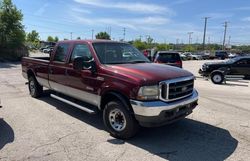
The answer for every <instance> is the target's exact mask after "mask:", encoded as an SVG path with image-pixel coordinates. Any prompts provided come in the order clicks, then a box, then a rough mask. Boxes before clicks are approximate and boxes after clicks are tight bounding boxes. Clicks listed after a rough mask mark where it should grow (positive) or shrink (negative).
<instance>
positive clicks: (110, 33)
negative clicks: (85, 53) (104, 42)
mask: <svg viewBox="0 0 250 161" xmlns="http://www.w3.org/2000/svg"><path fill="white" fill-rule="evenodd" d="M109 36H110V38H111V36H112V28H111V27H109Z"/></svg>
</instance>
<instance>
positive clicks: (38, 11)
mask: <svg viewBox="0 0 250 161" xmlns="http://www.w3.org/2000/svg"><path fill="white" fill-rule="evenodd" d="M48 6H49V3H45V4H44V5H42V7H40V8H39V9H38V10H37V11H36V12H35V13H34V15H36V16H42V15H43V14H44V12H45V11H46V8H47V7H48Z"/></svg>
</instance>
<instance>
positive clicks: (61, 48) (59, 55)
mask: <svg viewBox="0 0 250 161" xmlns="http://www.w3.org/2000/svg"><path fill="white" fill-rule="evenodd" d="M68 49H69V44H59V45H58V46H57V49H56V54H55V58H54V61H59V62H66V59H67V52H68Z"/></svg>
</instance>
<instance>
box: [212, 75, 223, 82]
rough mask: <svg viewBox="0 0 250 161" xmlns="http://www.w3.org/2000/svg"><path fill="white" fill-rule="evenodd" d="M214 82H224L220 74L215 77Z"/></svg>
mask: <svg viewBox="0 0 250 161" xmlns="http://www.w3.org/2000/svg"><path fill="white" fill-rule="evenodd" d="M213 80H214V81H215V82H220V81H221V80H222V78H221V75H219V74H216V75H214V76H213Z"/></svg>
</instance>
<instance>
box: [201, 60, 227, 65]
mask: <svg viewBox="0 0 250 161" xmlns="http://www.w3.org/2000/svg"><path fill="white" fill-rule="evenodd" d="M226 64H228V63H227V62H226V61H219V62H207V63H205V65H226Z"/></svg>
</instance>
